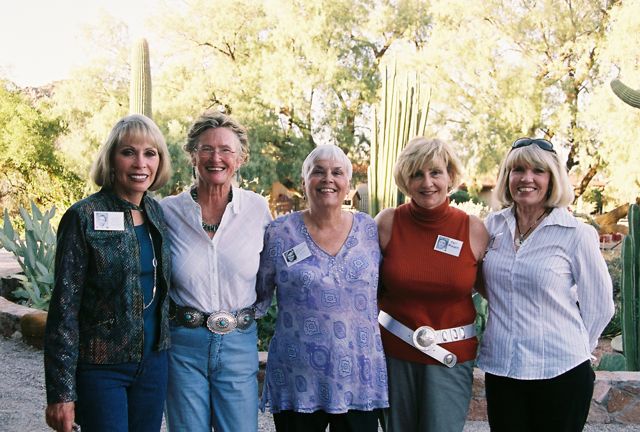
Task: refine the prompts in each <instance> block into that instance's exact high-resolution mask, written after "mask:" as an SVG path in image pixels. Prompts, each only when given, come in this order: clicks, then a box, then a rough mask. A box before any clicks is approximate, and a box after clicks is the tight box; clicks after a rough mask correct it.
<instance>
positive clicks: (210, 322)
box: [169, 300, 256, 334]
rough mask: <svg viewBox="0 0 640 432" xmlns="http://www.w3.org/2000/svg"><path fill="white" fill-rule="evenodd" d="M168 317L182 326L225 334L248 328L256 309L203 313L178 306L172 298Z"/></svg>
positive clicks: (254, 317) (254, 316)
mask: <svg viewBox="0 0 640 432" xmlns="http://www.w3.org/2000/svg"><path fill="white" fill-rule="evenodd" d="M169 318H171V319H172V320H173V321H174V322H175V323H176V324H178V325H181V326H183V327H187V328H197V327H206V328H208V329H209V330H210V331H211V332H213V333H216V334H227V333H230V332H232V331H234V330H235V329H236V328H239V329H241V330H245V329H247V328H249V326H250V325H251V323H253V322H254V321H255V319H256V311H255V309H254V308H253V307H248V308H244V309H240V310H239V311H235V312H228V311H216V312H212V313H205V312H201V311H199V310H198V309H194V308H192V307H189V306H178V305H177V304H175V303H174V302H173V300H172V301H171V303H170V305H169Z"/></svg>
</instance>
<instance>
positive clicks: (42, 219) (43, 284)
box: [0, 202, 56, 310]
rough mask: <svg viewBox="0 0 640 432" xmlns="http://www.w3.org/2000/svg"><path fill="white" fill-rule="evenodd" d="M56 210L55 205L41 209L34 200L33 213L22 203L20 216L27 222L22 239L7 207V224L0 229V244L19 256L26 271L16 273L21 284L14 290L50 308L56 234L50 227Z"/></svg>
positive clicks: (40, 306)
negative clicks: (12, 222) (47, 208)
mask: <svg viewBox="0 0 640 432" xmlns="http://www.w3.org/2000/svg"><path fill="white" fill-rule="evenodd" d="M55 211H56V209H55V207H53V208H51V209H50V210H48V211H46V212H44V213H42V212H41V211H40V210H39V209H38V207H37V206H36V205H35V204H34V203H33V202H31V215H30V214H29V213H28V212H27V210H26V209H25V208H24V207H20V216H21V217H22V219H23V221H24V225H25V234H24V240H23V239H21V238H20V236H19V235H18V233H17V232H16V231H15V230H14V229H13V225H12V224H11V220H10V219H9V212H8V211H7V209H5V211H4V225H3V227H2V231H0V245H1V246H2V247H4V248H5V249H6V250H8V251H9V252H12V253H13V254H14V255H15V256H16V258H17V261H18V263H19V264H20V267H21V268H22V271H23V273H24V274H23V275H13V276H14V277H15V278H16V279H19V280H20V284H21V286H22V287H21V288H18V289H16V290H15V291H14V292H13V294H14V296H16V297H17V298H19V299H24V300H25V301H26V303H27V305H28V306H31V307H34V308H36V309H43V310H48V309H49V301H50V300H51V290H52V289H53V283H54V279H53V267H54V261H55V253H56V234H55V232H54V231H53V228H52V227H51V218H52V217H53V215H54V214H55Z"/></svg>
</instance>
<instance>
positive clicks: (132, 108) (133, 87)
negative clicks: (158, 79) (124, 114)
mask: <svg viewBox="0 0 640 432" xmlns="http://www.w3.org/2000/svg"><path fill="white" fill-rule="evenodd" d="M129 113H130V114H144V115H145V116H147V117H149V118H151V115H152V113H151V65H150V62H149V44H148V43H147V40H146V39H140V40H138V41H137V42H135V43H134V45H133V49H132V50H131V83H130V87H129Z"/></svg>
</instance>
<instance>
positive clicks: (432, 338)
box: [413, 326, 436, 351]
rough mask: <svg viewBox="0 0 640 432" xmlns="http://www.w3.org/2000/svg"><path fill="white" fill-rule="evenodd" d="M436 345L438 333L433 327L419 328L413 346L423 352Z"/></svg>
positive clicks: (414, 333) (415, 333) (414, 335)
mask: <svg viewBox="0 0 640 432" xmlns="http://www.w3.org/2000/svg"><path fill="white" fill-rule="evenodd" d="M435 343H436V331H435V330H434V329H433V327H429V326H422V327H418V328H417V329H416V331H414V332H413V344H414V345H415V346H416V347H417V348H418V349H421V350H424V351H428V350H429V349H431V348H432V347H433V346H434V345H435Z"/></svg>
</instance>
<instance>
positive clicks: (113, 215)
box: [93, 211, 124, 231]
mask: <svg viewBox="0 0 640 432" xmlns="http://www.w3.org/2000/svg"><path fill="white" fill-rule="evenodd" d="M93 229H94V230H96V231H124V213H123V212H108V211H97V212H93Z"/></svg>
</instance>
